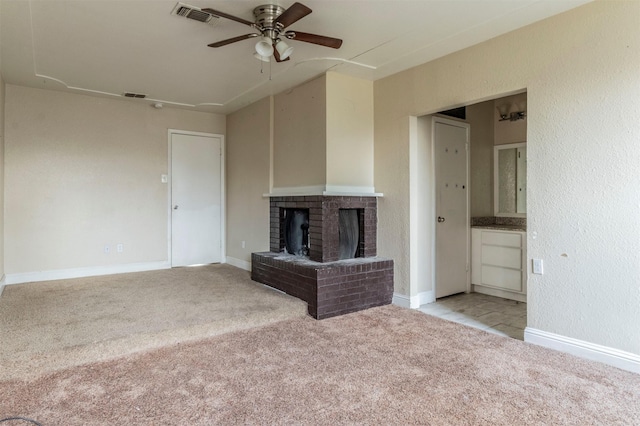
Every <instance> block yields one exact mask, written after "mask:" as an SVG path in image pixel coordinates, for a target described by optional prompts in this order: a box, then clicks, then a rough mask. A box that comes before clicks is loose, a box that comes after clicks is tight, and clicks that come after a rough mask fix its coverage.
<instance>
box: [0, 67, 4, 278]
mask: <svg viewBox="0 0 640 426" xmlns="http://www.w3.org/2000/svg"><path fill="white" fill-rule="evenodd" d="M4 91H5V85H4V80H3V79H2V75H0V280H2V277H3V276H4V270H5V267H4V101H5V96H4ZM0 291H1V289H0Z"/></svg>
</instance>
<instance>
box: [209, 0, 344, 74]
mask: <svg viewBox="0 0 640 426" xmlns="http://www.w3.org/2000/svg"><path fill="white" fill-rule="evenodd" d="M202 11H203V12H206V13H210V14H212V15H216V16H220V17H221V18H227V19H230V20H232V21H236V22H239V23H241V24H245V25H248V26H250V27H252V28H254V29H256V30H258V31H259V32H258V33H249V34H245V35H241V36H238V37H233V38H229V39H226V40H222V41H218V42H216V43H211V44H209V47H222V46H226V45H227V44H231V43H235V42H237V41H242V40H246V39H249V38H254V37H260V40H259V41H258V43H256V53H255V55H254V56H255V57H256V58H258V59H260V60H262V61H265V62H269V60H270V58H271V55H273V57H274V58H275V60H276V62H282V61H288V60H289V56H290V55H291V53H292V52H293V48H292V47H290V46H289V45H288V44H287V43H285V41H284V39H289V40H297V41H304V42H306V43H313V44H318V45H320V46H326V47H331V48H333V49H339V48H340V46H342V40H340V39H338V38H333V37H326V36H322V35H316V34H309V33H303V32H300V31H286V30H285V29H286V28H287V27H288V26H289V25H291V24H293V23H295V22H297V21H298V20H300V19H302V18H304V17H305V16H307V15H308V14H310V13H311V9H309V8H308V7H307V6H305V5H303V4H302V3H297V2H296V3H294V4H293V5H292V6H291V7H289V8H288V9H285V8H283V7H282V6H278V5H275V4H265V5H262V6H258V7H256V8H255V9H253V16H254V17H255V22H251V21H248V20H246V19H242V18H238V17H236V16H233V15H229V14H227V13H224V12H220V11H218V10H213V9H208V8H207V9H202Z"/></svg>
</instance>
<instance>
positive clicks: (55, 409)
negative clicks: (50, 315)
mask: <svg viewBox="0 0 640 426" xmlns="http://www.w3.org/2000/svg"><path fill="white" fill-rule="evenodd" d="M639 401H640V375H637V374H633V373H630V372H626V371H622V370H619V369H616V368H613V367H610V366H607V365H604V364H599V363H596V362H591V361H587V360H583V359H579V358H576V357H573V356H571V355H568V354H563V353H560V352H556V351H552V350H549V349H546V348H542V347H539V346H535V345H530V344H527V343H524V342H521V341H517V340H515V339H509V338H505V337H501V336H496V335H492V334H488V333H486V332H484V331H481V330H477V329H474V328H470V327H467V326H464V325H461V324H456V323H452V322H448V321H445V320H442V319H439V318H435V317H432V316H429V315H426V314H423V313H421V312H417V311H412V310H408V309H403V308H399V307H396V306H384V307H380V308H373V309H369V310H367V311H362V312H357V313H354V314H350V315H345V316H341V317H335V318H331V319H327V320H322V321H315V320H313V319H311V318H309V317H304V318H295V319H290V320H285V321H282V322H278V323H273V324H270V325H266V326H263V327H258V328H253V329H248V330H243V331H237V332H232V333H228V334H223V335H218V336H215V337H212V338H207V339H204V340H201V341H197V342H189V343H184V344H183V343H181V344H175V345H171V346H168V347H165V348H161V349H154V350H150V351H147V352H146V353H138V354H133V355H128V356H125V357H122V358H120V359H117V360H110V361H106V362H97V363H92V364H90V365H85V366H81V367H76V368H71V369H67V370H64V371H59V372H56V373H52V374H49V375H46V376H44V377H40V378H37V379H35V380H31V381H21V380H10V381H3V382H0V418H1V417H2V416H8V415H20V416H26V417H30V418H33V419H36V420H38V421H40V422H41V423H42V424H43V425H84V424H87V425H88V424H91V425H115V424H118V425H125V424H126V425H214V424H220V425H238V424H269V425H271V424H274V425H277V424H294V425H301V424H305V425H307V424H319V425H335V424H371V425H374V424H375V425H380V424H402V425H405V424H433V425H445V424H451V425H462V424H473V425H475V424H498V425H524V424H539V425H549V424H568V425H571V424H573V425H587V424H588V425H591V424H601V425H637V424H640V404H639Z"/></svg>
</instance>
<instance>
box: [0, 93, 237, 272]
mask: <svg viewBox="0 0 640 426" xmlns="http://www.w3.org/2000/svg"><path fill="white" fill-rule="evenodd" d="M5 119H6V122H5V125H6V128H5V130H6V131H5V165H6V166H5V167H6V168H5V197H6V198H5V203H6V204H5V207H6V209H5V212H6V213H5V230H6V232H5V249H6V253H5V265H6V273H7V274H15V273H29V272H36V271H50V270H59V269H72V268H82V267H98V266H108V265H118V264H131V263H147V262H161V261H167V260H168V259H167V257H168V256H167V251H168V243H167V226H168V212H167V210H168V187H167V184H163V183H161V181H160V175H161V174H163V173H167V171H168V170H167V169H168V134H167V131H168V129H170V128H173V129H180V130H191V131H200V132H210V133H218V134H224V133H225V117H224V116H222V115H218V114H208V113H200V112H191V111H185V110H178V109H169V108H165V109H162V110H158V109H155V108H153V107H151V106H150V105H148V104H146V103H137V102H127V101H123V100H114V99H103V98H95V97H88V96H84V95H75V94H68V93H61V92H56V91H49V90H42V89H33V88H26V87H21V86H13V85H7V86H6V116H5ZM119 243H122V244H124V252H123V253H117V252H116V250H115V245H116V244H119ZM107 244H108V245H110V246H111V252H110V253H109V254H105V253H104V251H103V247H104V246H105V245H107Z"/></svg>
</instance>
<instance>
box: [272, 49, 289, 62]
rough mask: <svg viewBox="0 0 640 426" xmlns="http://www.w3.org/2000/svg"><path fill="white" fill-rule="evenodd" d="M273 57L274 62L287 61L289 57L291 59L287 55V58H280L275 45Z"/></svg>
mask: <svg viewBox="0 0 640 426" xmlns="http://www.w3.org/2000/svg"><path fill="white" fill-rule="evenodd" d="M273 57H274V58H275V60H276V62H284V61H288V60H289V59H291V58H289V57H287V59H280V54H279V53H278V51H277V50H276V49H275V46H273Z"/></svg>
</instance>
